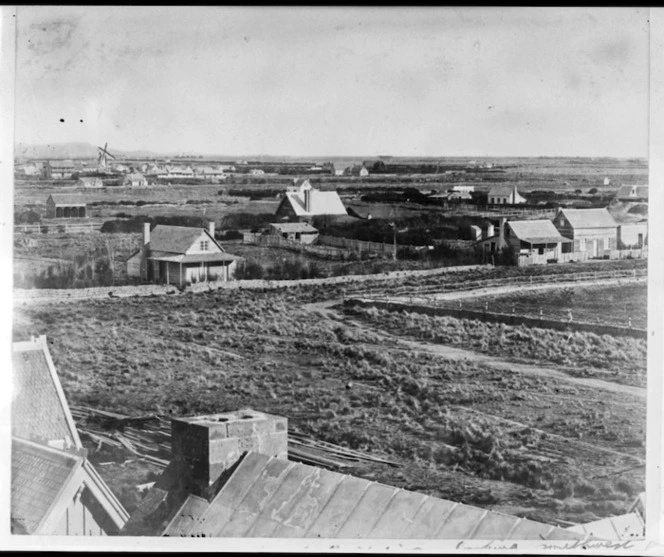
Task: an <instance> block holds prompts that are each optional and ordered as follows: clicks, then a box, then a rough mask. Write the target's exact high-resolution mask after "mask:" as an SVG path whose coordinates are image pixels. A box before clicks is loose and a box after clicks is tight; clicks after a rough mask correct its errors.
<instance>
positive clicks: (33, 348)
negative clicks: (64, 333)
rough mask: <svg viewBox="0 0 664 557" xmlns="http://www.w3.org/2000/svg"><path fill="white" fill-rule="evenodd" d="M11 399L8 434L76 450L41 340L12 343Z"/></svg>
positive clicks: (70, 421)
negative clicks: (12, 381) (60, 444)
mask: <svg viewBox="0 0 664 557" xmlns="http://www.w3.org/2000/svg"><path fill="white" fill-rule="evenodd" d="M12 367H13V376H14V398H13V401H12V435H15V436H18V437H22V438H24V439H32V440H40V441H42V442H46V443H48V442H53V441H64V442H63V443H62V445H63V446H68V445H69V446H73V447H77V448H80V447H81V442H80V440H79V437H78V433H77V431H76V426H75V425H74V421H73V419H72V417H71V414H70V412H69V407H68V405H67V401H66V399H65V396H64V393H63V391H62V387H61V386H60V381H59V380H58V377H57V373H56V371H55V368H54V367H53V365H52V361H50V354H49V352H48V347H47V345H46V340H45V338H44V337H41V338H40V339H37V341H34V342H32V341H30V342H23V343H15V344H14V349H13V352H12Z"/></svg>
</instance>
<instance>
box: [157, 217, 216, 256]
mask: <svg viewBox="0 0 664 557" xmlns="http://www.w3.org/2000/svg"><path fill="white" fill-rule="evenodd" d="M203 233H206V234H208V236H209V237H210V239H211V240H212V241H214V238H212V236H210V234H209V233H208V231H207V230H206V229H204V228H192V227H189V226H171V225H167V224H158V225H157V226H155V227H154V229H153V230H152V232H150V249H151V250H152V252H153V253H155V252H168V253H170V254H173V253H181V254H184V253H185V252H186V251H187V250H188V249H189V248H190V247H191V245H192V244H193V243H194V242H195V241H196V240H198V238H199V237H200V235H201V234H203ZM215 243H216V242H215ZM219 248H220V249H221V250H222V251H223V248H221V246H219Z"/></svg>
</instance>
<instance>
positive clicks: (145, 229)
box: [143, 222, 150, 246]
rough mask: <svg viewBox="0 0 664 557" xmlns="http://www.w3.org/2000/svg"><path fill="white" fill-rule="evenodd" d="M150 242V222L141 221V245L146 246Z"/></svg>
mask: <svg viewBox="0 0 664 557" xmlns="http://www.w3.org/2000/svg"><path fill="white" fill-rule="evenodd" d="M149 243H150V223H149V222H144V223H143V245H144V246H146V245H148V244H149Z"/></svg>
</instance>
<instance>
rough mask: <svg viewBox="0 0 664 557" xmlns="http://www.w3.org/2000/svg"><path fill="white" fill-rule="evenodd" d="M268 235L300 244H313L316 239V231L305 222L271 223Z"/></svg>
mask: <svg viewBox="0 0 664 557" xmlns="http://www.w3.org/2000/svg"><path fill="white" fill-rule="evenodd" d="M270 234H271V235H273V236H279V237H280V238H285V239H287V240H295V241H296V242H301V243H302V244H313V243H314V242H315V241H316V239H317V238H318V230H317V229H316V228H314V227H313V226H311V225H310V224H309V223H307V222H273V223H271V224H270Z"/></svg>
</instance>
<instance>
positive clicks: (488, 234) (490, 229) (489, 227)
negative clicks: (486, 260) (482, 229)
mask: <svg viewBox="0 0 664 557" xmlns="http://www.w3.org/2000/svg"><path fill="white" fill-rule="evenodd" d="M493 234H494V229H493V223H491V222H490V223H489V224H487V226H486V237H487V238H491V237H492V236H493Z"/></svg>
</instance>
